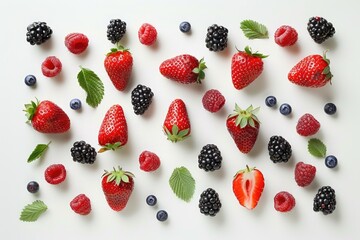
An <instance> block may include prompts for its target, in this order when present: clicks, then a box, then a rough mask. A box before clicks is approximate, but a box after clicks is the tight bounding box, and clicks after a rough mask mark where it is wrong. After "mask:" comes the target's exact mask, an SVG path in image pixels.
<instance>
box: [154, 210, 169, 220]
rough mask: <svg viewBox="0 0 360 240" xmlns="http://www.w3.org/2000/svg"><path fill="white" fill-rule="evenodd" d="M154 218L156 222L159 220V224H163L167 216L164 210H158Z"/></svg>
mask: <svg viewBox="0 0 360 240" xmlns="http://www.w3.org/2000/svg"><path fill="white" fill-rule="evenodd" d="M156 218H157V220H159V221H160V222H164V221H166V220H167V218H168V214H167V212H166V211H165V210H159V211H158V212H157V213H156Z"/></svg>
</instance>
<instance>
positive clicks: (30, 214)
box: [20, 200, 47, 222]
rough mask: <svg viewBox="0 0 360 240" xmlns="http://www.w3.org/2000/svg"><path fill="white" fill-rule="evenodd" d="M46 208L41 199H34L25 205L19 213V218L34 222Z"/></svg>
mask: <svg viewBox="0 0 360 240" xmlns="http://www.w3.org/2000/svg"><path fill="white" fill-rule="evenodd" d="M46 210H47V206H46V205H45V203H44V202H43V201H41V200H36V201H34V202H33V203H31V204H28V205H26V206H25V208H24V209H23V210H22V212H21V214H20V220H21V221H24V222H35V221H36V220H37V219H38V218H39V217H40V215H41V214H43V213H44V212H45V211H46Z"/></svg>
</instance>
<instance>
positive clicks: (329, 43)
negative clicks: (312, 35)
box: [322, 37, 338, 51]
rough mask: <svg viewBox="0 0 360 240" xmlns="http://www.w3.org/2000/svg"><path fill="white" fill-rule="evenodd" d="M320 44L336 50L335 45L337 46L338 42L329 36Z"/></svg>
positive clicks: (327, 48)
mask: <svg viewBox="0 0 360 240" xmlns="http://www.w3.org/2000/svg"><path fill="white" fill-rule="evenodd" d="M322 45H323V46H324V48H325V49H326V50H330V51H332V50H336V48H337V46H338V42H337V39H336V38H334V37H332V38H329V39H327V40H325V42H323V43H322Z"/></svg>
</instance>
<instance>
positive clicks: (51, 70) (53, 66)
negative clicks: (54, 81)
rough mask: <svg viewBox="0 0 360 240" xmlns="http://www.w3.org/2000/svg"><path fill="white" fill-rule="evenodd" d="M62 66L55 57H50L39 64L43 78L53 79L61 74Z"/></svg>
mask: <svg viewBox="0 0 360 240" xmlns="http://www.w3.org/2000/svg"><path fill="white" fill-rule="evenodd" d="M61 69H62V64H61V62H60V60H59V59H58V58H57V57H55V56H50V57H47V58H46V59H45V61H44V62H43V63H42V64H41V71H42V73H43V74H44V76H45V77H55V76H56V75H58V74H59V73H60V72H61Z"/></svg>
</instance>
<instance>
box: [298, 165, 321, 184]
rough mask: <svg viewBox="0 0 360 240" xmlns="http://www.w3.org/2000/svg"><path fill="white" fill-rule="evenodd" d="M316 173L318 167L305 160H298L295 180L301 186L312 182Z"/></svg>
mask: <svg viewBox="0 0 360 240" xmlns="http://www.w3.org/2000/svg"><path fill="white" fill-rule="evenodd" d="M315 175H316V167H315V166H313V165H311V164H306V163H304V162H298V163H297V164H296V166H295V181H296V183H297V185H299V186H300V187H306V186H308V185H310V184H311V183H312V181H313V180H314V178H315Z"/></svg>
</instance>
